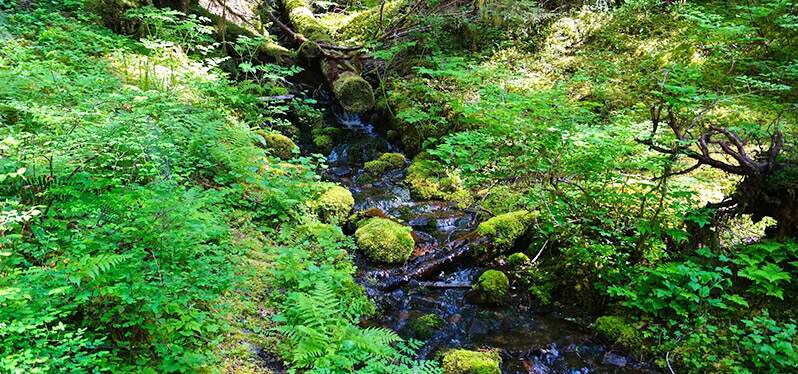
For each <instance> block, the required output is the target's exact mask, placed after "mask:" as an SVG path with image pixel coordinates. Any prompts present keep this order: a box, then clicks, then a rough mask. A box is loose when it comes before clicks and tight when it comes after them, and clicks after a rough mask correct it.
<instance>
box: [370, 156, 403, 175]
mask: <svg viewBox="0 0 798 374" xmlns="http://www.w3.org/2000/svg"><path fill="white" fill-rule="evenodd" d="M406 161H407V160H405V155H403V154H401V153H383V154H381V155H380V157H378V158H377V159H376V160H371V161H368V162H366V163H365V164H364V165H363V168H364V169H366V171H367V172H368V173H370V174H372V175H377V176H378V175H381V174H384V173H385V172H386V171H389V170H396V169H401V168H403V167H404V166H405V162H406Z"/></svg>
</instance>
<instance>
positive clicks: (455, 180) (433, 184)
mask: <svg viewBox="0 0 798 374" xmlns="http://www.w3.org/2000/svg"><path fill="white" fill-rule="evenodd" d="M405 183H406V184H407V185H408V186H409V187H410V191H411V192H412V193H413V195H414V196H416V197H418V198H420V199H440V200H445V201H451V202H454V203H455V204H457V205H458V206H459V207H461V208H465V207H466V206H468V205H470V204H471V203H472V202H473V197H472V196H471V193H470V192H469V191H468V190H467V189H466V188H465V186H464V184H463V181H462V180H461V179H460V174H459V173H458V172H457V171H456V170H450V171H446V168H445V167H444V165H443V164H441V163H440V162H438V161H437V160H434V159H433V158H432V157H430V156H429V155H428V154H427V153H424V152H422V153H419V154H418V155H416V157H414V158H413V162H412V163H410V166H409V167H408V168H407V173H406V174H405Z"/></svg>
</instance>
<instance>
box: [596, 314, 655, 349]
mask: <svg viewBox="0 0 798 374" xmlns="http://www.w3.org/2000/svg"><path fill="white" fill-rule="evenodd" d="M593 329H594V330H596V332H597V333H599V334H600V335H602V336H604V337H605V338H607V339H608V340H610V341H612V342H613V344H618V345H620V346H622V347H625V348H629V349H638V348H639V347H640V346H641V345H642V344H643V339H642V337H641V336H640V330H638V329H637V328H635V326H633V325H632V324H630V323H629V322H627V321H626V319H624V318H623V317H617V316H603V317H599V318H597V319H596V322H595V323H593Z"/></svg>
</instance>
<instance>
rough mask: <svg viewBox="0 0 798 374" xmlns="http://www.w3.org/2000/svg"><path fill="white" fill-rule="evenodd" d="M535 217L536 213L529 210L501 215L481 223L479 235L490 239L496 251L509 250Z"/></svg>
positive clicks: (478, 230)
mask: <svg viewBox="0 0 798 374" xmlns="http://www.w3.org/2000/svg"><path fill="white" fill-rule="evenodd" d="M535 217H537V214H536V213H534V212H529V211H527V210H518V211H515V212H510V213H505V214H500V215H498V216H496V217H493V218H491V219H489V220H487V221H485V222H482V223H480V224H479V226H478V227H477V234H479V235H480V236H483V237H487V238H490V240H491V245H492V246H493V248H494V249H496V250H498V251H503V250H507V249H510V248H512V246H513V244H514V243H515V241H516V240H518V238H520V237H521V235H523V234H524V233H525V232H526V230H527V228H529V225H530V224H531V223H532V220H534V219H535Z"/></svg>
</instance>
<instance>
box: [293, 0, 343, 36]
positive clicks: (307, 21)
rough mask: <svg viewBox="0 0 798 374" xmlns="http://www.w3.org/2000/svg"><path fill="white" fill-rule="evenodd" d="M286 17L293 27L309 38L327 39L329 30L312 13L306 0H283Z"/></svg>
mask: <svg viewBox="0 0 798 374" xmlns="http://www.w3.org/2000/svg"><path fill="white" fill-rule="evenodd" d="M283 6H284V7H285V10H286V12H287V13H288V19H289V20H290V21H291V24H293V25H294V29H295V30H296V31H298V32H299V33H301V34H303V35H305V36H306V37H308V38H309V39H311V40H315V41H328V40H330V39H331V38H330V32H329V30H327V28H325V27H324V25H322V24H321V23H320V22H319V20H318V18H316V16H315V15H314V14H313V11H312V10H311V8H310V3H309V2H308V1H306V0H283Z"/></svg>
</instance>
